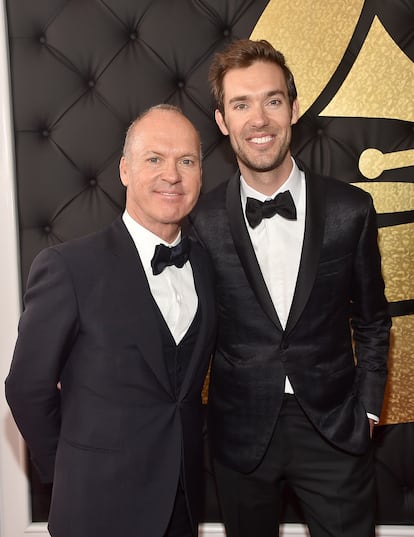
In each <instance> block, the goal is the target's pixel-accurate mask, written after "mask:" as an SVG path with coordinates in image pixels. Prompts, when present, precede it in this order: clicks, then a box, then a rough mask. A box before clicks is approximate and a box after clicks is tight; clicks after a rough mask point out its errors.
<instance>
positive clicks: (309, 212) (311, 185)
mask: <svg viewBox="0 0 414 537" xmlns="http://www.w3.org/2000/svg"><path fill="white" fill-rule="evenodd" d="M325 203H326V200H325V193H324V189H323V188H322V185H321V183H320V180H319V178H318V177H316V176H313V175H312V174H309V173H308V172H306V217H305V234H304V238H303V247H302V255H301V260H300V264H299V272H298V278H297V281H296V288H295V293H294V296H293V301H292V306H291V308H290V312H289V317H288V321H287V324H286V332H289V331H291V330H292V328H293V327H294V326H295V324H296V323H297V321H298V319H299V317H300V315H301V314H302V311H303V309H304V307H305V305H306V303H307V301H308V298H309V295H310V292H311V290H312V287H313V284H314V281H315V277H316V272H317V270H318V265H319V259H320V252H321V246H322V239H323V233H324V226H325Z"/></svg>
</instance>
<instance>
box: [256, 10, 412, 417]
mask: <svg viewBox="0 0 414 537" xmlns="http://www.w3.org/2000/svg"><path fill="white" fill-rule="evenodd" d="M366 4H367V3H366V2H364V0H352V1H350V2H344V1H343V0H331V1H330V2H327V1H326V0H270V1H269V3H268V4H267V7H266V8H265V10H264V12H263V14H262V16H261V17H260V19H259V21H258V23H257V25H256V27H255V28H254V30H253V32H252V34H251V38H252V39H267V40H268V41H269V42H271V43H272V44H273V45H274V46H275V47H276V48H277V49H279V50H281V51H282V52H283V53H284V54H285V56H286V59H287V63H288V65H289V66H290V67H291V69H292V71H293V73H294V75H295V80H296V85H297V88H298V94H299V104H300V108H301V117H303V115H304V114H305V113H306V112H308V115H312V114H314V115H315V116H317V118H319V119H322V118H347V119H348V120H349V119H350V118H352V119H353V120H355V121H359V124H360V128H358V132H357V133H355V136H358V140H359V142H360V145H359V146H358V151H359V153H358V155H357V158H356V159H355V174H354V177H355V178H358V179H357V180H352V179H351V180H350V181H349V182H352V183H354V184H356V185H357V186H359V187H360V188H363V189H364V190H366V191H368V192H370V194H371V195H372V196H373V199H374V203H375V207H376V210H377V213H378V215H379V244H380V248H381V253H382V262H383V273H384V279H385V284H386V295H387V298H388V300H389V302H390V304H391V306H395V307H394V310H393V309H392V308H391V312H392V314H393V328H392V345H391V352H390V361H389V381H388V385H387V393H386V398H385V404H384V410H383V417H382V421H381V423H384V424H385V423H401V422H408V421H414V314H413V310H412V304H413V300H414V212H413V211H414V177H413V176H412V175H411V177H409V176H408V174H407V171H406V169H407V167H409V166H414V147H406V146H404V144H403V147H404V149H401V145H400V144H399V142H400V140H398V139H395V140H394V139H393V136H392V134H391V135H390V136H389V139H390V140H391V142H390V143H389V147H388V148H387V149H386V150H384V147H377V146H376V145H375V141H376V140H379V137H377V136H376V134H375V128H376V127H373V126H372V124H370V128H371V136H365V137H364V129H366V128H367V127H366V124H367V123H369V122H370V121H374V120H378V119H381V120H389V126H390V128H392V125H394V124H395V122H396V121H397V122H398V121H400V122H404V124H409V122H414V63H413V61H412V60H411V59H410V58H409V57H408V56H407V55H406V54H405V53H404V52H403V50H401V48H400V47H399V46H398V45H397V43H396V42H395V41H394V40H393V38H392V37H391V35H390V33H389V32H388V31H387V28H386V27H385V26H384V25H383V23H382V22H381V19H380V17H379V16H377V14H376V13H373V14H371V16H370V18H369V20H368V22H367V24H366V31H365V33H363V32H360V33H359V35H358V29H360V27H361V20H362V18H363V17H365V20H366V19H367V17H366V9H365V8H366V7H367V6H366ZM361 33H363V35H362V38H361ZM358 40H359V41H360V42H359V41H358ZM351 42H352V43H354V42H356V43H358V42H359V44H354V46H353V48H352V50H353V51H354V52H355V51H356V52H355V53H354V56H352V55H351V54H350V53H349V50H350V48H349V45H350V43H351ZM344 66H345V67H344ZM341 68H342V72H341V71H340V70H341ZM341 73H342V74H341ZM338 74H339V76H338ZM328 87H329V88H331V91H330V93H329V101H328V102H326V103H324V106H323V107H321V106H320V102H319V107H318V106H316V107H315V103H316V102H317V101H318V100H319V101H320V95H321V94H322V93H323V92H325V93H326V88H328ZM364 121H365V122H366V123H364ZM385 128H387V125H385ZM372 129H374V135H372ZM410 129H411V137H410V138H409V137H408V135H407V139H411V140H413V134H412V126H410ZM382 140H383V138H382ZM361 141H362V144H361ZM366 141H368V143H365V145H364V142H366ZM378 144H379V145H381V144H380V143H379V142H378ZM351 145H352V150H354V151H355V147H356V144H354V143H353V140H350V146H351ZM362 145H364V146H363V147H362ZM382 145H383V142H382ZM396 147H398V149H397V150H396ZM405 147H406V148H405ZM345 150H346V149H345ZM348 150H351V148H348ZM333 153H334V154H333V155H330V158H335V148H334V149H333ZM390 171H392V173H393V176H392V180H388V179H387V178H386V177H387V172H388V173H389V172H390ZM390 215H391V217H392V216H394V217H395V218H394V221H393V220H392V218H391V220H390V219H389V216H390ZM381 218H382V219H383V220H384V222H385V224H383V225H381ZM387 218H388V220H387ZM401 304H402V305H404V304H405V305H406V304H408V305H409V308H408V310H407V311H405V310H404V308H403V311H402V312H399V311H398V306H401Z"/></svg>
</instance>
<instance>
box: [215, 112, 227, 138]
mask: <svg viewBox="0 0 414 537" xmlns="http://www.w3.org/2000/svg"><path fill="white" fill-rule="evenodd" d="M214 117H215V119H216V123H217V125H218V126H219V129H220V130H221V132H222V133H223V134H224V136H228V135H229V131H228V130H227V127H226V122H225V121H224V117H223V114H222V113H221V112H220V110H219V109H216V111H215V112H214Z"/></svg>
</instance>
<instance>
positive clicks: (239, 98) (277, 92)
mask: <svg viewBox="0 0 414 537" xmlns="http://www.w3.org/2000/svg"><path fill="white" fill-rule="evenodd" d="M276 95H282V96H283V97H285V96H286V92H285V91H283V90H279V89H275V90H270V91H267V92H266V93H264V94H263V95H262V96H263V97H265V98H266V97H274V96H276ZM250 96H251V95H236V96H235V97H232V98H231V99H230V100H229V104H232V103H235V102H238V101H247V100H248V99H249V97H250Z"/></svg>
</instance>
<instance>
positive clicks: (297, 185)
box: [240, 157, 302, 208]
mask: <svg viewBox="0 0 414 537" xmlns="http://www.w3.org/2000/svg"><path fill="white" fill-rule="evenodd" d="M291 159H292V164H293V166H292V171H291V172H290V174H289V177H288V178H287V179H286V181H285V182H284V183H283V185H282V186H281V187H280V188H278V189H277V190H276V191H275V192H273V194H272V195H270V196H267V195H266V194H262V193H261V192H258V191H257V190H255V189H254V188H252V187H251V186H250V185H248V184H247V183H246V181H245V179H244V178H243V176H242V175H240V196H241V201H242V205H243V208H244V207H245V206H246V200H247V198H248V197H249V198H255V199H257V200H259V201H266V200H268V199H273V198H274V197H275V196H276V195H277V194H280V193H281V192H285V191H286V190H290V193H291V194H292V198H293V201H294V202H295V205H296V206H297V205H298V203H299V199H300V193H301V187H302V181H301V170H300V169H299V167H298V165H297V164H296V162H295V160H294V159H293V158H292V157H291Z"/></svg>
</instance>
